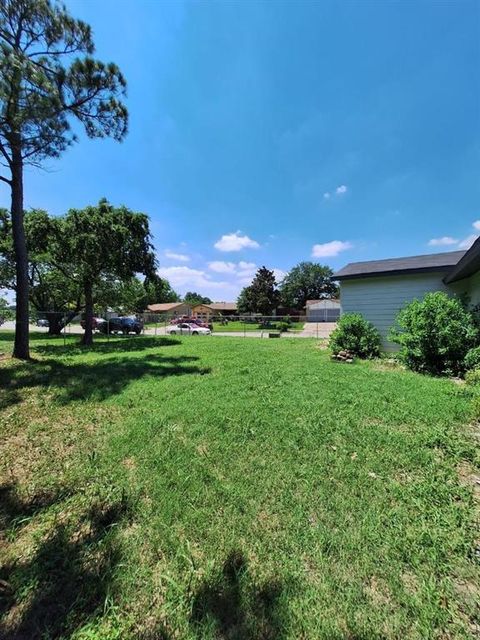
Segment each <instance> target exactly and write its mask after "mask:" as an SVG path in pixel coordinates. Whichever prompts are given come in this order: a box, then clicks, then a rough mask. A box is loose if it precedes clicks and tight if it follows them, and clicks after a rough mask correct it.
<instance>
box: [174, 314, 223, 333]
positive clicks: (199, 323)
mask: <svg viewBox="0 0 480 640" xmlns="http://www.w3.org/2000/svg"><path fill="white" fill-rule="evenodd" d="M182 323H185V324H195V325H197V327H203V328H204V329H210V331H213V324H212V323H207V322H202V320H198V319H197V318H190V317H189V316H183V317H181V318H174V319H173V320H172V321H171V323H170V324H171V325H174V324H176V325H177V326H178V325H179V324H182Z"/></svg>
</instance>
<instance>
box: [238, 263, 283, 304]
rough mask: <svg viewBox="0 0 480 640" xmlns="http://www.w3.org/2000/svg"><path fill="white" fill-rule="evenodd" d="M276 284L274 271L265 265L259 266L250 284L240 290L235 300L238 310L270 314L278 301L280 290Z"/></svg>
mask: <svg viewBox="0 0 480 640" xmlns="http://www.w3.org/2000/svg"><path fill="white" fill-rule="evenodd" d="M276 284H277V283H276V280H275V274H274V272H273V271H271V270H270V269H267V268H266V267H260V269H258V271H257V273H256V274H255V277H254V278H253V280H252V284H251V285H249V286H248V287H245V288H244V289H242V291H241V292H240V295H239V297H238V300H237V307H238V310H239V312H240V313H260V314H261V315H263V316H268V315H271V313H272V311H273V310H274V309H276V308H277V306H278V304H279V302H280V292H279V291H278V289H277V286H276Z"/></svg>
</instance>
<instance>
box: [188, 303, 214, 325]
mask: <svg viewBox="0 0 480 640" xmlns="http://www.w3.org/2000/svg"><path fill="white" fill-rule="evenodd" d="M214 315H215V312H214V311H213V310H212V309H211V307H210V305H207V304H197V305H195V306H194V307H193V309H192V316H193V317H194V318H196V319H197V320H201V321H202V322H210V319H211V317H212V316H214Z"/></svg>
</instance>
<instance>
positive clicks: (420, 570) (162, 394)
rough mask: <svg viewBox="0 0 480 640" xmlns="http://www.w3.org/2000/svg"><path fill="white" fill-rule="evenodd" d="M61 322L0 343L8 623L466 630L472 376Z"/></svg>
mask: <svg viewBox="0 0 480 640" xmlns="http://www.w3.org/2000/svg"><path fill="white" fill-rule="evenodd" d="M76 339H77V340H78V338H76ZM10 340H11V335H10V334H7V333H6V332H3V333H2V332H0V353H1V352H2V351H3V352H4V353H6V352H8V351H9V350H10V348H11V344H10ZM67 340H68V341H69V344H68V345H67V347H66V348H64V347H63V346H62V344H63V340H62V339H60V340H58V339H48V338H46V337H45V336H41V335H40V334H37V336H36V337H35V338H34V340H33V346H34V356H35V357H36V358H37V359H38V361H37V362H35V363H29V364H22V363H18V362H14V361H12V360H10V359H8V358H4V360H3V361H1V362H0V450H1V452H2V455H1V456H0V492H1V493H0V507H1V513H0V528H1V532H0V580H1V582H0V620H1V622H0V637H1V638H5V639H7V640H13V639H14V638H16V639H17V638H18V639H20V638H22V639H24V638H29V639H33V640H34V639H36V638H38V639H40V638H41V639H42V640H45V639H53V638H55V639H58V638H65V639H67V638H68V639H69V640H100V639H101V640H114V639H121V640H124V639H127V640H128V639H130V638H131V639H132V640H133V639H140V640H141V639H144V640H154V639H155V640H161V639H163V640H173V639H174V638H175V639H181V640H183V639H185V640H197V639H203V640H207V639H210V640H214V639H215V640H218V639H222V640H287V639H288V640H299V639H303V640H310V639H311V640H317V639H320V640H340V639H342V640H347V639H348V640H376V639H378V640H380V639H382V640H383V639H387V640H394V639H399V638H402V640H403V639H405V640H407V639H408V640H410V639H418V640H426V639H430V638H431V639H447V638H448V639H452V638H455V639H456V638H464V639H467V638H475V637H478V633H479V629H480V626H479V625H480V619H479V608H478V602H479V587H478V585H479V581H478V578H479V572H478V553H479V552H478V545H479V542H478V529H477V528H476V527H478V521H477V523H475V517H476V516H475V501H474V496H473V492H472V488H471V485H470V484H469V483H468V481H467V478H468V476H469V475H470V474H471V473H473V469H474V467H473V465H474V462H475V448H474V438H473V435H472V433H471V430H472V427H467V425H468V424H469V422H470V421H471V417H472V416H471V408H470V407H471V400H472V398H471V393H472V392H471V390H470V388H467V387H465V386H461V385H457V384H454V383H453V382H452V381H449V380H446V379H433V378H428V377H422V376H419V375H416V374H413V373H409V372H405V371H403V370H401V369H399V368H393V367H390V366H388V364H386V363H382V362H371V363H368V362H356V363H354V364H353V365H345V364H341V363H336V362H331V361H330V360H329V357H328V353H327V352H326V351H323V350H321V349H319V348H318V343H317V342H316V341H314V340H295V341H289V340H286V341H283V340H278V341H268V340H248V341H245V340H243V339H241V338H238V339H235V338H225V339H222V338H217V339H215V340H213V339H211V338H202V337H198V338H196V339H192V338H189V337H185V338H175V339H174V338H166V337H163V338H153V337H145V338H142V337H140V338H131V339H117V338H113V339H112V338H111V339H110V342H108V343H107V342H106V340H105V339H104V338H103V339H102V338H98V339H97V344H96V346H95V347H94V348H93V349H92V350H90V351H85V350H84V349H82V348H81V347H78V346H76V345H75V342H74V341H75V338H73V337H71V338H70V337H69V338H67ZM475 537H477V541H476V542H475ZM475 546H477V549H476V550H475Z"/></svg>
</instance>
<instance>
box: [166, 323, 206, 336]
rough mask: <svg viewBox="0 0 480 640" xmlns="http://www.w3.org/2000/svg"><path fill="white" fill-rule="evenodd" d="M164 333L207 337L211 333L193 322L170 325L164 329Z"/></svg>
mask: <svg viewBox="0 0 480 640" xmlns="http://www.w3.org/2000/svg"><path fill="white" fill-rule="evenodd" d="M165 333H167V334H169V335H171V336H174V335H177V334H178V335H183V336H209V335H210V334H211V333H212V332H211V331H210V329H207V328H206V327H199V326H198V324H195V323H193V322H181V323H180V324H171V325H170V326H169V327H167V328H166V329H165Z"/></svg>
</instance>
